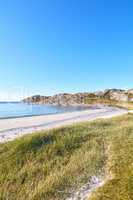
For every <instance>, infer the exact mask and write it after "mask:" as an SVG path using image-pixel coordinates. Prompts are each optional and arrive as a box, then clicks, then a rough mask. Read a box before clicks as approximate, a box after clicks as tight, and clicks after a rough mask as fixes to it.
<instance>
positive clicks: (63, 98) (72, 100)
mask: <svg viewBox="0 0 133 200" xmlns="http://www.w3.org/2000/svg"><path fill="white" fill-rule="evenodd" d="M98 98H103V99H109V100H115V101H122V102H133V89H131V90H121V89H108V90H105V91H103V92H102V91H99V92H94V93H88V92H85V93H75V94H69V93H62V94H57V95H54V96H41V95H35V96H32V97H28V98H26V99H24V100H23V102H25V103H38V104H40V103H41V104H54V105H65V106H66V105H76V104H84V103H85V100H86V99H98Z"/></svg>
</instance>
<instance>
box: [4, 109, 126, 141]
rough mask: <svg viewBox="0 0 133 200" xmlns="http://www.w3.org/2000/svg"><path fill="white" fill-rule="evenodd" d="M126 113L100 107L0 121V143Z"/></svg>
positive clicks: (120, 110)
mask: <svg viewBox="0 0 133 200" xmlns="http://www.w3.org/2000/svg"><path fill="white" fill-rule="evenodd" d="M126 113H128V111H127V110H124V109H119V108H113V107H107V106H102V107H101V108H100V109H92V110H84V111H75V112H69V113H63V114H53V115H43V116H33V117H22V118H12V119H1V120H0V143H3V142H6V141H9V140H13V139H15V138H16V137H20V136H22V135H25V134H28V133H33V132H35V131H40V130H46V129H50V128H56V127H60V126H64V125H69V124H73V123H77V122H81V121H91V120H94V119H97V118H110V117H114V116H119V115H122V114H126Z"/></svg>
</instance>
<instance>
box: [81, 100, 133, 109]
mask: <svg viewBox="0 0 133 200" xmlns="http://www.w3.org/2000/svg"><path fill="white" fill-rule="evenodd" d="M84 103H85V104H104V105H108V106H115V107H119V108H125V109H128V110H133V102H124V101H116V100H111V99H109V98H102V97H101V98H86V99H85V100H84Z"/></svg>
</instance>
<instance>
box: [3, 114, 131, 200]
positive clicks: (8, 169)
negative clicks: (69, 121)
mask: <svg viewBox="0 0 133 200" xmlns="http://www.w3.org/2000/svg"><path fill="white" fill-rule="evenodd" d="M110 173H111V174H112V176H113V179H110V180H108V181H107V183H106V184H105V185H104V186H103V187H102V188H101V189H100V190H99V191H98V192H96V193H95V194H94V195H95V196H93V197H92V199H93V200H105V199H111V200H129V199H130V200H132V197H133V115H132V114H129V115H126V116H123V117H119V118H114V119H108V120H97V121H94V122H88V123H81V124H77V125H73V126H69V127H64V128H60V129H54V130H50V131H45V132H41V133H36V134H32V135H27V136H25V137H22V138H20V139H17V140H14V141H12V142H8V143H5V144H1V145H0V200H64V199H66V197H68V196H69V195H70V194H71V192H72V191H75V190H76V189H78V188H80V187H81V186H82V185H83V184H85V183H86V182H88V180H89V179H90V178H91V176H93V175H96V176H102V178H103V179H104V178H105V177H107V176H109V174H110Z"/></svg>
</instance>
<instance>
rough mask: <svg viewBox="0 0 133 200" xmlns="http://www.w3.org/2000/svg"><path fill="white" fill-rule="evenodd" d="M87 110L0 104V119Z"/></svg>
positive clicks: (80, 107)
mask: <svg viewBox="0 0 133 200" xmlns="http://www.w3.org/2000/svg"><path fill="white" fill-rule="evenodd" d="M83 109H87V108H86V107H82V106H77V107H72V106H67V107H66V106H54V105H32V104H24V103H0V118H13V117H24V116H25V117H26V116H36V115H46V114H56V113H64V112H70V111H77V110H83Z"/></svg>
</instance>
